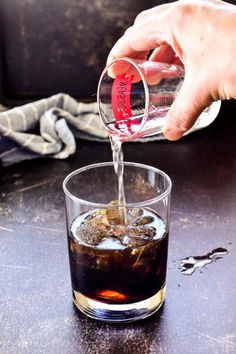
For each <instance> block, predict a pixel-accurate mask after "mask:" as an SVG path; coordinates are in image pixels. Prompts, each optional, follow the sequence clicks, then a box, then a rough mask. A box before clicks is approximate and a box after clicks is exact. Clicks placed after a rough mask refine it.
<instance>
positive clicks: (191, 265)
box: [180, 247, 229, 275]
mask: <svg viewBox="0 0 236 354" xmlns="http://www.w3.org/2000/svg"><path fill="white" fill-rule="evenodd" d="M228 253H229V252H228V251H227V249H225V248H222V247H219V248H216V249H214V250H212V251H211V252H210V253H207V254H205V255H203V256H190V257H186V258H183V259H181V260H180V266H181V268H180V271H181V273H183V274H185V275H191V274H193V272H194V271H195V270H196V269H197V268H198V269H201V268H203V267H205V266H206V265H207V264H210V263H213V262H215V261H216V260H218V259H221V258H222V257H223V256H225V255H226V254H228Z"/></svg>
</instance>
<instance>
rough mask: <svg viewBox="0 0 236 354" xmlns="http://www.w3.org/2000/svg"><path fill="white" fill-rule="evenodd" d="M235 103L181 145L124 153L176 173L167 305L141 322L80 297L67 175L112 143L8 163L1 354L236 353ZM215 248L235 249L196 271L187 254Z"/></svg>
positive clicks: (103, 156) (0, 279)
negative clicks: (183, 266)
mask: <svg viewBox="0 0 236 354" xmlns="http://www.w3.org/2000/svg"><path fill="white" fill-rule="evenodd" d="M235 113H236V109H234V110H233V109H230V108H225V109H224V110H222V111H221V114H220V116H219V117H218V118H217V120H216V121H215V122H214V123H213V124H212V125H211V126H210V127H208V128H206V129H205V130H202V131H199V132H197V133H194V134H192V135H190V136H187V137H185V138H183V139H182V140H181V141H179V142H176V143H171V142H153V143H148V144H142V143H127V144H126V145H125V147H124V150H125V160H127V161H137V162H143V163H146V164H150V165H153V166H156V167H159V168H161V169H163V170H164V171H166V172H167V173H168V174H169V175H170V177H171V178H172V180H173V194H172V217H171V232H170V247H169V259H168V287H167V298H166V302H165V305H164V307H163V308H162V310H160V311H159V312H158V313H156V314H155V315H153V316H152V317H150V318H149V319H146V320H144V321H141V322H137V323H134V324H129V325H110V324H104V323H99V322H97V321H94V320H91V319H89V318H86V317H85V316H84V315H82V314H80V313H78V312H77V310H76V309H75V308H74V306H73V304H72V299H71V288H70V274H69V264H68V256H67V240H66V232H65V218H64V196H63V192H62V188H61V184H62V181H63V178H64V177H65V176H66V175H67V174H68V173H69V172H70V171H72V170H74V169H76V168H78V167H80V166H83V165H86V164H90V163H94V162H99V161H107V160H110V159H111V152H110V147H109V145H108V144H102V143H100V144H99V143H89V142H84V141H79V142H78V151H77V153H76V155H74V156H73V157H71V158H69V159H68V160H65V161H56V160H47V159H39V160H37V161H36V160H35V161H31V162H25V163H21V164H19V165H15V166H12V167H8V168H5V169H0V284H1V286H0V353H1V354H10V353H18V354H20V353H30V354H34V353H47V354H48V353H53V354H54V353H56V354H57V353H68V354H72V353H86V354H90V353H98V354H100V353H109V354H122V353H125V354H126V353H127V354H128V353H138V354H139V353H140V354H148V353H164V354H165V353H168V354H169V353H170V354H175V353H178V354H191V353H196V354H201V353H202V354H205V353H208V354H209V353H219V354H224V353H227V354H228V353H235V352H236V315H235V313H236V276H235V274H236V241H235V240H236V235H235V234H236V217H235V214H236V213H235V212H236V154H235V151H236V138H235V135H236V133H235V132H236V120H235ZM217 247H225V248H227V249H228V251H229V254H228V255H226V256H225V257H223V258H222V259H219V260H217V261H216V262H214V263H212V264H210V265H208V266H207V267H205V268H203V269H202V272H200V271H199V270H196V271H195V273H194V274H193V275H191V276H187V275H183V274H181V273H180V270H179V260H180V259H181V258H183V257H186V256H191V255H203V254H206V253H208V252H210V251H211V250H212V249H214V248H217Z"/></svg>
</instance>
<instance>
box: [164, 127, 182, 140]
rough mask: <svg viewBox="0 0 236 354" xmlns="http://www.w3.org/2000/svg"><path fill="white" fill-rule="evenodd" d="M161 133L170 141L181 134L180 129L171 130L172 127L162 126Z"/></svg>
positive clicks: (176, 138)
mask: <svg viewBox="0 0 236 354" xmlns="http://www.w3.org/2000/svg"><path fill="white" fill-rule="evenodd" d="M163 134H164V136H165V137H166V139H168V140H171V141H174V140H178V139H179V138H181V136H182V135H183V134H182V133H181V132H180V131H177V130H173V129H172V128H164V129H163Z"/></svg>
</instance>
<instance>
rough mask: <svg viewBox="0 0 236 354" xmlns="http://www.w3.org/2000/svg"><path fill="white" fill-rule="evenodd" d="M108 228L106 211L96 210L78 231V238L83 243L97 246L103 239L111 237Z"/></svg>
mask: <svg viewBox="0 0 236 354" xmlns="http://www.w3.org/2000/svg"><path fill="white" fill-rule="evenodd" d="M108 227H109V222H108V220H107V216H106V213H105V212H104V210H102V209H101V210H96V211H95V212H94V213H93V214H90V215H89V216H88V217H87V218H86V219H85V220H84V222H83V223H82V224H81V225H80V226H79V227H78V228H77V229H76V236H77V238H79V239H80V240H81V241H83V242H85V243H87V244H89V245H93V246H96V245H97V244H99V243H100V242H101V241H102V239H103V238H105V237H107V236H109V231H108Z"/></svg>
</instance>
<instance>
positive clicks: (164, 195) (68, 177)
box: [62, 161, 172, 208]
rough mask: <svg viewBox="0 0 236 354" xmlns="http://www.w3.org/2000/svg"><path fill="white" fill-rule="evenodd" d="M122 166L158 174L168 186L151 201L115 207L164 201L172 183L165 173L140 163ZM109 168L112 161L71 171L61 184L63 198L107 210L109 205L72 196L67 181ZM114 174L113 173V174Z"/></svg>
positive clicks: (128, 204) (132, 206)
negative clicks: (86, 173)
mask: <svg viewBox="0 0 236 354" xmlns="http://www.w3.org/2000/svg"><path fill="white" fill-rule="evenodd" d="M123 164H124V166H133V167H139V168H142V169H145V170H151V171H153V172H154V173H156V174H159V175H161V176H162V177H164V178H165V180H166V181H167V183H168V185H167V188H166V190H165V191H164V192H163V193H161V194H160V195H158V196H156V197H155V198H151V199H148V200H146V201H141V202H136V203H126V204H122V205H119V204H118V205H116V207H121V206H122V207H127V208H135V207H145V206H148V205H150V204H153V203H155V202H158V201H160V200H162V199H164V198H165V197H167V196H168V195H169V194H170V192H171V189H172V181H171V178H170V177H169V176H168V175H167V174H166V173H165V172H163V171H162V170H160V169H158V168H156V167H153V166H150V165H145V164H142V163H136V162H127V161H125V162H123ZM109 166H112V167H113V166H114V164H113V162H112V161H107V162H99V163H95V164H91V165H86V166H83V167H81V168H78V169H76V170H74V171H72V172H71V173H69V174H68V175H67V176H66V177H65V179H64V180H63V183H62V188H63V191H64V194H65V196H67V197H69V198H70V199H72V200H73V201H76V202H80V203H81V204H84V205H87V206H93V207H96V208H107V207H109V206H110V205H109V203H106V204H104V203H95V202H90V201H87V200H85V199H83V198H79V197H76V196H75V195H73V194H72V193H71V192H70V191H69V190H68V188H67V186H66V185H67V183H68V182H69V180H71V178H73V177H75V176H76V175H78V174H80V173H82V172H85V171H87V170H91V169H95V168H100V167H109ZM114 173H115V172H114Z"/></svg>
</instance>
